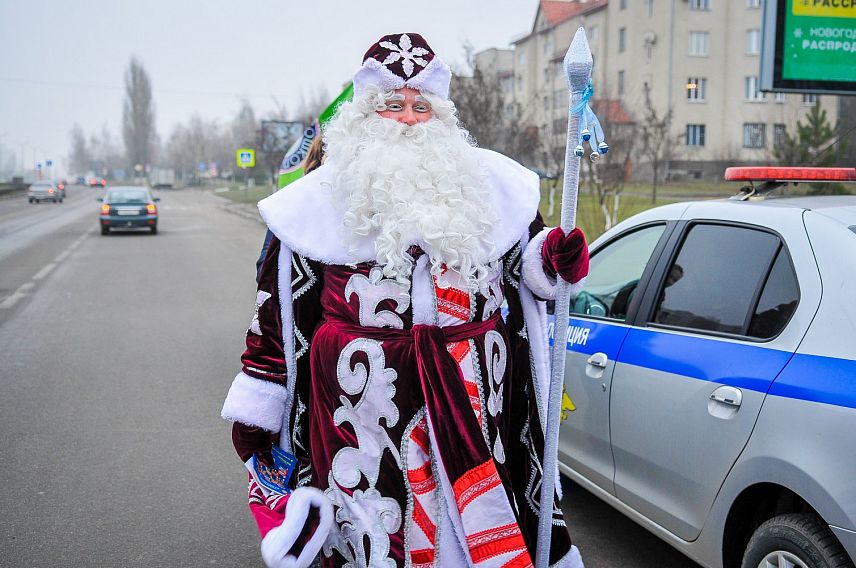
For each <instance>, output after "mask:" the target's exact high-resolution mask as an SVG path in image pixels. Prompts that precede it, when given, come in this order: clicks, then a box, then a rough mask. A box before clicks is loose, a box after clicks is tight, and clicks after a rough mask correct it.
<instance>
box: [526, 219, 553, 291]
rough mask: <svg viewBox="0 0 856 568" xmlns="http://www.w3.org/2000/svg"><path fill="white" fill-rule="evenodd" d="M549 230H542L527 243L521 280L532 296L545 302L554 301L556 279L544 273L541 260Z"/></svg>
mask: <svg viewBox="0 0 856 568" xmlns="http://www.w3.org/2000/svg"><path fill="white" fill-rule="evenodd" d="M551 230H552V228H550V227H548V228H546V229H543V230H542V231H541V232H540V233H538V234H537V235H535V236H534V237H533V238H532V240H531V241H529V244H527V245H526V250H524V251H523V280H524V281H525V282H526V285H527V286H529V289H530V290H532V293H533V294H535V295H536V296H538V297H539V298H543V299H545V300H555V299H556V279H555V278H550V277H549V276H547V274H545V273H544V261H543V260H542V258H541V249H543V248H544V241H546V240H547V234H548V233H549V232H550V231H551Z"/></svg>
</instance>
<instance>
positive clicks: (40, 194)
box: [27, 181, 64, 203]
mask: <svg viewBox="0 0 856 568" xmlns="http://www.w3.org/2000/svg"><path fill="white" fill-rule="evenodd" d="M63 195H64V194H63V193H62V192H61V191H60V190H59V189H58V188H57V186H56V184H54V183H53V182H49V181H39V182H36V183H34V184H32V185H31V186H30V188H29V189H28V190H27V199H28V200H29V202H30V203H41V202H42V201H53V202H54V203H62V198H63Z"/></svg>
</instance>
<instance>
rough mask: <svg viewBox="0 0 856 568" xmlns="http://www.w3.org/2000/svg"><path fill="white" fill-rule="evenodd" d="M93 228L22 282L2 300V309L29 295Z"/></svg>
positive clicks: (0, 306)
mask: <svg viewBox="0 0 856 568" xmlns="http://www.w3.org/2000/svg"><path fill="white" fill-rule="evenodd" d="M93 230H94V229H92V228H90V229H88V230H87V231H86V232H85V233H83V234H82V235H80V236H79V237H78V238H77V239H75V240H74V242H72V243H71V244H70V245H68V246H67V247H66V248H65V250H64V251H62V252H61V253H59V254H58V255H57V257H56V258H55V259H53V262H49V263H48V264H46V265H44V266H43V267H42V268H41V269H40V270H39V271H38V272H36V273H35V274H34V275H33V277H32V278H31V279H30V281H29V282H25V283H24V284H21V286H19V287H18V289H17V290H15V291H14V292H12V294H11V295H9V296H7V297H6V298H5V299H4V300H3V301H2V302H0V310H7V309H9V308H11V307H13V306H14V305H15V304H17V303H18V301H20V300H21V299H22V298H25V297H26V296H27V292H29V291H30V290H31V289H32V288H33V287H34V286H35V285H36V282H38V281H39V280H41V279H43V278H44V277H45V276H47V275H48V274H50V273H51V271H52V270H53V269H54V268H56V267H57V265H58V264H59V263H61V262H62V261H63V260H65V259H66V258H67V257H68V255H69V254H71V253H72V251H74V249H76V248H77V247H79V246H80V243H82V242H83V240H84V239H85V238H86V237H88V236H89V234H90V233H92V231H93Z"/></svg>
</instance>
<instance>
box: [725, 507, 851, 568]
mask: <svg viewBox="0 0 856 568" xmlns="http://www.w3.org/2000/svg"><path fill="white" fill-rule="evenodd" d="M765 566H796V567H801V568H853V562H851V560H850V558H849V557H848V556H847V553H846V552H845V551H844V547H842V546H841V543H840V542H838V539H837V538H835V535H834V534H832V531H831V530H829V525H827V524H826V523H825V522H823V519H821V518H820V517H818V516H817V515H810V514H789V515H781V516H778V517H773V518H772V519H770V520H768V521H767V522H765V523H763V524H762V525H761V526H759V527H758V528H757V529H756V530H755V532H754V533H753V534H752V538H751V539H749V544H748V545H746V553H745V554H744V555H743V563H742V568H763V567H765Z"/></svg>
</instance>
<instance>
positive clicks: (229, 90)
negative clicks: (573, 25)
mask: <svg viewBox="0 0 856 568" xmlns="http://www.w3.org/2000/svg"><path fill="white" fill-rule="evenodd" d="M536 7H537V0H432V1H430V2H401V1H398V2H376V1H375V2H365V1H362V0H339V1H334V0H311V1H301V2H297V1H293V0H292V1H286V0H279V1H274V0H266V1H257V2H234V1H233V2H228V1H225V0H206V1H204V2H200V1H196V2H191V1H189V0H145V1H126V0H0V22H2V30H3V32H2V37H3V39H4V46H3V48H2V49H0V145H2V147H3V148H4V149H5V151H6V152H7V153H8V152H9V151H14V152H15V155H16V157H17V156H18V155H19V152H20V151H21V150H23V152H24V158H25V159H24V163H25V165H28V166H29V167H31V164H32V161H33V157H34V155H35V158H36V159H37V160H40V161H43V160H45V159H47V158H51V159H53V160H54V163H55V164H57V163H59V164H60V169H63V167H64V166H63V165H64V164H65V163H66V161H67V154H68V146H69V143H68V141H69V130H70V129H71V127H72V125H73V124H74V123H75V122H78V123H79V124H80V125H81V126H82V127H83V129H84V132H85V133H86V135H87V138H88V137H89V136H90V135H91V134H93V133H99V132H100V131H101V128H102V125H104V124H107V125H108V126H109V127H110V130H111V132H112V134H113V137H114V140H116V141H118V142H121V137H120V133H121V129H120V125H121V118H122V102H123V99H124V91H123V84H124V83H123V77H124V72H125V69H126V67H127V65H128V62H129V60H130V58H131V56H132V55H136V56H137V57H139V58H140V60H141V61H142V63H143V65H144V66H145V68H146V70H147V71H148V73H149V76H150V78H151V81H152V86H153V92H154V100H155V105H156V106H155V115H156V120H157V130H158V134H159V136H160V138H161V140H166V139H167V138H168V136H169V133H170V131H171V130H172V127H173V126H174V125H175V124H176V123H178V122H182V121H186V120H187V119H188V118H189V117H190V116H191V115H192V114H193V113H194V112H198V113H199V114H200V115H201V116H202V117H203V118H206V119H218V120H219V121H220V122H221V123H223V122H226V121H228V120H230V119H231V118H232V116H234V114H235V112H236V111H237V109H238V107H239V103H240V99H241V98H242V97H247V98H248V99H249V100H250V102H251V103H252V104H253V107H254V108H255V109H256V111H257V113H259V114H263V113H264V112H265V111H268V110H272V109H273V108H274V103H273V98H272V97H276V98H277V100H278V101H279V102H280V103H282V104H284V105H285V106H286V108H287V109H289V110H291V111H294V110H296V109H297V107H298V105H299V102H300V95H301V89H302V90H303V92H304V93H305V94H306V95H307V96H308V95H309V94H311V92H312V91H313V90H315V89H317V87H318V86H320V85H323V86H325V87H326V88H327V90H328V92H329V93H330V95H331V96H334V95H335V94H337V93H338V92H339V90H340V88H341V86H342V84H343V83H345V82H346V81H348V80H349V79H350V77H351V75H352V74H353V72H354V71H355V70H356V68H357V67H358V66H359V64H360V62H361V58H362V55H363V53H364V52H365V50H366V49H367V48H368V47H369V46H370V45H371V44H372V43H374V42H375V41H376V40H377V39H378V38H379V37H380V36H381V35H384V34H388V33H400V32H417V33H421V34H422V35H423V36H425V38H426V39H427V40H428V42H429V43H430V44H431V46H432V47H433V48H434V50H435V51H436V52H437V53H438V55H439V56H440V57H441V58H443V59H444V60H445V61H446V62H448V63H449V64H450V65H452V67H453V68H454V67H455V65H458V66H460V65H461V64H462V63H463V51H462V44H463V43H464V41H469V42H470V43H471V44H473V46H474V47H475V48H476V50H481V49H485V48H488V47H507V46H508V44H509V42H510V41H511V40H512V39H514V38H516V37H519V36H521V35H523V34H525V33H526V32H527V31H529V30H530V29H531V26H532V22H533V20H534V18H535V11H536ZM16 159H17V158H16Z"/></svg>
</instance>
